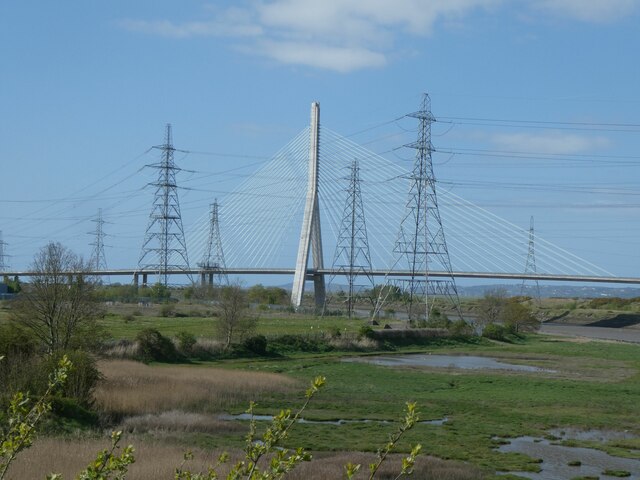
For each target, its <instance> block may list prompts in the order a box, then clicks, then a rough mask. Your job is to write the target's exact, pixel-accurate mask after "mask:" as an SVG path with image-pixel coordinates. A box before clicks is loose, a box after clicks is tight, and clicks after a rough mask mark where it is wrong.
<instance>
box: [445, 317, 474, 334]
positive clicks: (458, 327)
mask: <svg viewBox="0 0 640 480" xmlns="http://www.w3.org/2000/svg"><path fill="white" fill-rule="evenodd" d="M449 333H451V335H453V336H454V337H464V336H468V335H472V334H473V327H472V326H471V325H469V324H468V323H467V322H465V321H464V320H462V319H460V320H456V321H455V322H452V323H451V324H450V325H449Z"/></svg>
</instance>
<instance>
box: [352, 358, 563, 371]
mask: <svg viewBox="0 0 640 480" xmlns="http://www.w3.org/2000/svg"><path fill="white" fill-rule="evenodd" d="M343 361H345V362H366V363H372V364H374V365H383V366H387V367H436V368H460V369H464V370H481V369H486V370H512V371H520V372H553V370H545V369H543V368H539V367H533V366H531V365H517V364H512V363H505V362H501V361H498V360H496V359H494V358H489V357H474V356H467V355H424V354H412V355H393V356H391V355H390V356H384V357H357V358H345V359H343Z"/></svg>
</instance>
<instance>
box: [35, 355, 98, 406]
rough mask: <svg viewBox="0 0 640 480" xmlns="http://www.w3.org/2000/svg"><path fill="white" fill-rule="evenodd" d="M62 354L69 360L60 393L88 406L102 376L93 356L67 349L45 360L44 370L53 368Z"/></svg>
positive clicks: (52, 369) (48, 370) (50, 370)
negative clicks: (68, 366) (69, 366)
mask: <svg viewBox="0 0 640 480" xmlns="http://www.w3.org/2000/svg"><path fill="white" fill-rule="evenodd" d="M63 356H66V357H67V358H68V359H69V360H70V361H71V364H72V366H71V369H70V370H69V375H68V376H67V380H66V382H65V383H64V386H63V387H62V389H61V390H60V395H61V396H62V397H64V398H67V399H72V400H73V401H74V402H77V404H78V405H80V406H82V407H85V408H89V407H91V405H92V403H93V391H94V389H95V388H96V385H97V384H98V381H100V379H101V378H102V375H101V374H100V371H99V370H98V367H97V365H96V360H95V358H94V357H92V356H91V355H89V354H88V353H87V352H83V351H72V352H71V351H69V352H63V353H58V354H56V355H52V356H50V357H48V358H47V359H46V360H45V363H44V370H45V372H46V373H47V376H48V375H49V372H52V371H54V370H55V368H56V366H57V365H58V364H59V363H60V360H61V358H62V357H63Z"/></svg>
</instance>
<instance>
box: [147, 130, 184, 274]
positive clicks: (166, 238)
mask: <svg viewBox="0 0 640 480" xmlns="http://www.w3.org/2000/svg"><path fill="white" fill-rule="evenodd" d="M153 148H155V149H158V150H160V151H161V152H162V158H161V160H160V162H159V163H154V164H151V165H148V166H149V167H152V168H155V169H157V170H158V181H157V182H156V183H152V184H151V185H153V186H154V187H156V191H155V197H154V200H153V207H152V209H151V214H150V215H149V225H148V226H147V231H146V233H145V236H144V242H143V244H142V251H141V253H140V260H139V261H138V268H139V269H140V270H141V271H152V272H157V273H158V277H159V278H158V281H159V282H160V283H162V284H163V285H167V283H168V272H172V271H185V270H189V257H188V256H187V244H186V242H185V239H184V228H183V226H182V216H181V214H180V202H179V200H178V185H177V183H176V173H177V172H179V171H180V170H181V169H180V168H178V167H177V166H176V165H175V163H174V161H173V154H174V152H175V151H176V149H175V148H174V147H173V143H172V135H171V124H167V130H166V137H165V142H164V144H163V145H158V146H154V147H153Z"/></svg>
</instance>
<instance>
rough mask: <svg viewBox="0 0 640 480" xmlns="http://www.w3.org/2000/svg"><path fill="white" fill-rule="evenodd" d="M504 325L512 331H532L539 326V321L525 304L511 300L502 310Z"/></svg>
mask: <svg viewBox="0 0 640 480" xmlns="http://www.w3.org/2000/svg"><path fill="white" fill-rule="evenodd" d="M502 320H503V322H504V325H505V326H506V327H507V328H508V329H510V330H511V331H514V332H516V333H517V332H534V331H536V330H538V329H539V328H540V321H539V320H538V319H537V318H536V317H535V315H534V314H533V312H532V311H531V307H529V306H528V305H526V304H523V303H520V302H517V301H515V300H511V301H509V302H507V304H506V305H505V306H504V308H503V310H502Z"/></svg>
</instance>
